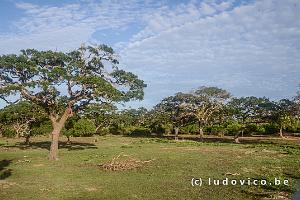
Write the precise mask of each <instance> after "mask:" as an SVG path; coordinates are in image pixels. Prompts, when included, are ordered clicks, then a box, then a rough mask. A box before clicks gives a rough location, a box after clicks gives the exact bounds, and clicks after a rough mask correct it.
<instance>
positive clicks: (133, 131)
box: [124, 126, 151, 137]
mask: <svg viewBox="0 0 300 200" xmlns="http://www.w3.org/2000/svg"><path fill="white" fill-rule="evenodd" d="M124 135H128V136H135V137H146V136H151V131H150V129H149V128H144V127H134V126H131V127H126V128H125V132H124Z"/></svg>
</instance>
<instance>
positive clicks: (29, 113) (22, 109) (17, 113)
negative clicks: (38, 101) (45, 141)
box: [0, 101, 47, 144]
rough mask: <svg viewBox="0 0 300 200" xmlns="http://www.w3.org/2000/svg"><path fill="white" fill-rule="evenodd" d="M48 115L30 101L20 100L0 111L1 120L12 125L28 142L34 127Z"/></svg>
mask: <svg viewBox="0 0 300 200" xmlns="http://www.w3.org/2000/svg"><path fill="white" fill-rule="evenodd" d="M46 117H47V115H46V113H45V112H44V110H43V109H42V108H41V107H39V106H37V105H35V104H33V103H31V102H28V101H20V102H18V103H16V104H13V105H9V106H7V107H5V108H3V109H2V110H1V111H0V119H1V120H0V121H1V123H3V124H7V125H10V126H11V127H12V129H13V130H14V131H15V133H16V134H17V136H18V137H24V138H25V139H26V140H25V142H26V144H29V139H30V137H31V136H32V134H33V132H32V128H33V126H34V125H35V124H37V123H41V122H42V121H44V120H45V118H46Z"/></svg>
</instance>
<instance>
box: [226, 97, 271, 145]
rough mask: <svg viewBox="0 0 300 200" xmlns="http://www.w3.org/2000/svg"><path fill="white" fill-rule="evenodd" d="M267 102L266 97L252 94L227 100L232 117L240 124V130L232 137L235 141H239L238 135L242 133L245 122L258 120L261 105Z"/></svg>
mask: <svg viewBox="0 0 300 200" xmlns="http://www.w3.org/2000/svg"><path fill="white" fill-rule="evenodd" d="M267 102H269V100H268V99H267V98H258V97H254V96H250V97H241V98H233V99H231V101H230V102H228V106H229V108H230V110H231V114H232V117H233V119H234V120H237V121H238V122H240V123H241V124H242V128H241V131H239V132H237V134H236V135H235V137H234V140H235V142H236V143H239V135H240V134H242V135H243V132H244V128H245V125H246V124H247V123H254V122H258V120H259V119H260V116H261V114H260V112H261V109H262V106H263V105H266V103H267Z"/></svg>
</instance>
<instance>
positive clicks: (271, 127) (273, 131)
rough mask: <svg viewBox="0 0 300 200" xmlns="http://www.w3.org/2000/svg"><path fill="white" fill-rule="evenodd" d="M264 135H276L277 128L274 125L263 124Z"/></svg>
mask: <svg viewBox="0 0 300 200" xmlns="http://www.w3.org/2000/svg"><path fill="white" fill-rule="evenodd" d="M263 127H264V129H265V134H276V133H278V131H279V128H278V126H276V125H275V124H265V125H264V126H263Z"/></svg>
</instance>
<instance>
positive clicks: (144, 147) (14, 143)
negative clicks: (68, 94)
mask: <svg viewBox="0 0 300 200" xmlns="http://www.w3.org/2000/svg"><path fill="white" fill-rule="evenodd" d="M94 139H95V138H75V139H74V138H73V141H74V142H75V143H74V144H72V145H66V144H64V145H63V148H61V149H60V151H59V158H60V159H59V161H56V162H51V161H48V160H47V154H48V150H47V149H46V148H47V145H48V143H44V142H45V141H46V140H48V139H47V138H34V141H33V143H32V146H26V145H23V144H22V143H20V140H18V139H3V138H2V139H0V161H1V160H2V169H1V166H0V170H1V171H0V175H2V177H1V179H2V180H0V197H1V199H2V200H5V199H9V200H12V199H67V200H68V199H70V200H76V199H84V200H88V199H216V200H218V199H237V200H239V199H245V200H247V199H262V198H265V197H267V198H276V197H277V196H278V195H282V194H285V195H288V196H289V197H290V198H292V195H293V193H294V192H295V186H296V183H297V180H299V179H300V168H299V166H300V140H299V139H294V140H276V139H272V138H270V139H268V140H266V141H264V142H260V143H253V142H252V143H247V144H232V143H215V142H214V143H212V142H206V143H205V142H203V143H202V142H197V141H190V140H185V141H173V140H166V139H157V138H130V137H121V136H103V137H98V140H97V142H94ZM62 140H63V141H65V139H64V138H62ZM120 154H122V155H129V156H130V157H132V158H135V159H139V160H141V161H145V160H151V159H153V160H152V161H151V162H149V163H147V164H144V165H143V166H142V167H140V168H136V169H133V170H127V171H105V170H103V169H102V168H101V167H100V166H99V165H101V164H105V163H108V162H109V161H111V159H112V158H114V157H116V156H117V155H120ZM3 160H4V162H3ZM5 162H6V163H5ZM7 162H9V163H7ZM8 172H9V173H8ZM230 174H231V175H230ZM209 177H210V178H215V179H224V178H226V177H228V178H230V179H247V178H251V179H268V180H273V178H281V179H288V180H289V186H282V185H281V186H273V185H272V186H270V185H268V186H260V187H259V186H209V185H208V184H207V182H206V180H207V179H208V178H209ZM192 178H203V180H204V184H203V185H202V186H195V187H192V186H191V179H192Z"/></svg>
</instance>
